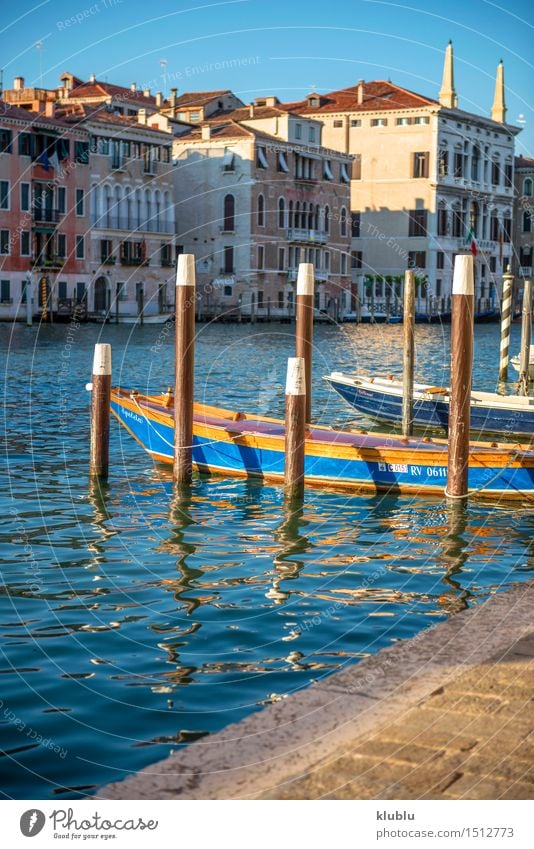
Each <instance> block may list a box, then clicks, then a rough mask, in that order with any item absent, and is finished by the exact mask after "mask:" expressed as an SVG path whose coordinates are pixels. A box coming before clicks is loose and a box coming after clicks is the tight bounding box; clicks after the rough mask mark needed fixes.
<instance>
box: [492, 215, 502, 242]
mask: <svg viewBox="0 0 534 849" xmlns="http://www.w3.org/2000/svg"><path fill="white" fill-rule="evenodd" d="M499 229H500V228H499V218H498V217H497V215H492V216H491V218H490V239H491V240H492V242H496V241H498V239H499Z"/></svg>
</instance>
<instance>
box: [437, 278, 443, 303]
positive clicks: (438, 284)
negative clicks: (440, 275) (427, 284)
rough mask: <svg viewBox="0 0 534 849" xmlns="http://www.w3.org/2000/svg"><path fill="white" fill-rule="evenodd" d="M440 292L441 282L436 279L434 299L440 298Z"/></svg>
mask: <svg viewBox="0 0 534 849" xmlns="http://www.w3.org/2000/svg"><path fill="white" fill-rule="evenodd" d="M441 292H442V289H441V280H440V279H438V280H436V298H441Z"/></svg>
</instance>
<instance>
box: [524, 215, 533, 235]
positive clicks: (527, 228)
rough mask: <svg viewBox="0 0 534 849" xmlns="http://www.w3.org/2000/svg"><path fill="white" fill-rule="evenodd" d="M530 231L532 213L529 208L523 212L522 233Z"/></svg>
mask: <svg viewBox="0 0 534 849" xmlns="http://www.w3.org/2000/svg"><path fill="white" fill-rule="evenodd" d="M531 232H532V215H531V212H530V210H529V209H525V211H524V212H523V233H531Z"/></svg>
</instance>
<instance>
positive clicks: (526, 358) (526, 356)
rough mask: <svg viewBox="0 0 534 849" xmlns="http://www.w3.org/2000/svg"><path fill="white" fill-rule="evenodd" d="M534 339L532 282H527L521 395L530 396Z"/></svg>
mask: <svg viewBox="0 0 534 849" xmlns="http://www.w3.org/2000/svg"><path fill="white" fill-rule="evenodd" d="M531 338H532V280H525V287H524V289H523V314H522V317H521V351H520V354H519V383H518V384H517V391H518V393H519V395H528V371H529V362H530V340H531Z"/></svg>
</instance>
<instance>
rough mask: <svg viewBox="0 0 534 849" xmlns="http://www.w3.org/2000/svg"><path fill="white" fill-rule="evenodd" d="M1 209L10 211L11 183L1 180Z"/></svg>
mask: <svg viewBox="0 0 534 849" xmlns="http://www.w3.org/2000/svg"><path fill="white" fill-rule="evenodd" d="M0 209H9V183H8V181H7V180H0Z"/></svg>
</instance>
